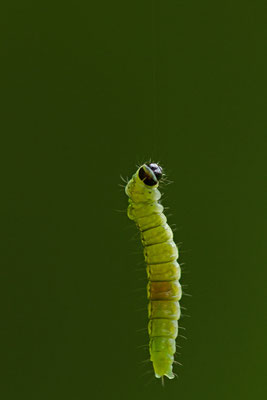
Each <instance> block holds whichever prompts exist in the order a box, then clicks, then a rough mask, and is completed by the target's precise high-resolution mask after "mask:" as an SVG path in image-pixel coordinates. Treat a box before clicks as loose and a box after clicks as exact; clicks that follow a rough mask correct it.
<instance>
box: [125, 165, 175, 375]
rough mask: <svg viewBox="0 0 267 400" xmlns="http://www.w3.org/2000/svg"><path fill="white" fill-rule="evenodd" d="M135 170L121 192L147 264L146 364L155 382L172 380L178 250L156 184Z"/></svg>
mask: <svg viewBox="0 0 267 400" xmlns="http://www.w3.org/2000/svg"><path fill="white" fill-rule="evenodd" d="M140 168H142V166H141V167H140ZM140 168H139V169H140ZM139 169H138V170H137V172H136V173H135V174H134V175H133V177H132V179H131V180H130V181H129V182H128V184H127V185H126V188H125V192H126V194H127V196H129V206H128V217H129V218H130V219H131V220H133V221H134V222H135V223H136V225H137V227H138V229H139V230H140V233H141V240H142V243H143V246H144V256H145V261H146V264H147V276H148V285H147V296H148V299H149V304H148V318H149V324H148V333H149V337H150V341H149V351H150V360H151V361H152V363H153V367H154V371H155V376H156V377H157V378H161V377H163V376H167V377H168V378H170V379H173V378H174V374H173V372H172V365H173V361H174V353H175V352H176V344H175V339H176V337H177V335H178V319H179V318H180V306H179V300H180V299H181V296H182V290H181V285H180V283H179V279H180V276H181V270H180V266H179V264H178V262H177V261H176V260H177V259H178V249H177V246H176V244H175V243H174V241H173V233H172V230H171V228H170V227H169V225H168V224H167V218H166V217H165V215H164V214H163V206H162V205H161V204H159V202H158V201H159V200H160V198H161V194H160V192H159V190H158V189H157V187H158V184H157V185H155V186H153V187H151V186H147V185H145V183H144V182H143V181H142V180H141V179H140V178H139Z"/></svg>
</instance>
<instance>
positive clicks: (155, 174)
mask: <svg viewBox="0 0 267 400" xmlns="http://www.w3.org/2000/svg"><path fill="white" fill-rule="evenodd" d="M161 177H162V168H161V167H160V166H159V165H158V164H155V163H151V164H144V165H143V166H142V167H141V168H140V170H139V178H140V179H141V180H142V181H143V182H144V183H145V184H146V185H147V186H155V185H157V184H158V183H159V180H160V178H161Z"/></svg>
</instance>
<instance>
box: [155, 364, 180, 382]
mask: <svg viewBox="0 0 267 400" xmlns="http://www.w3.org/2000/svg"><path fill="white" fill-rule="evenodd" d="M153 366H154V371H155V377H156V378H159V379H160V378H161V380H163V379H164V376H166V377H167V378H169V379H174V378H175V376H174V373H173V372H172V366H170V368H169V369H168V370H167V371H163V370H160V369H158V368H156V367H155V365H153Z"/></svg>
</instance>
